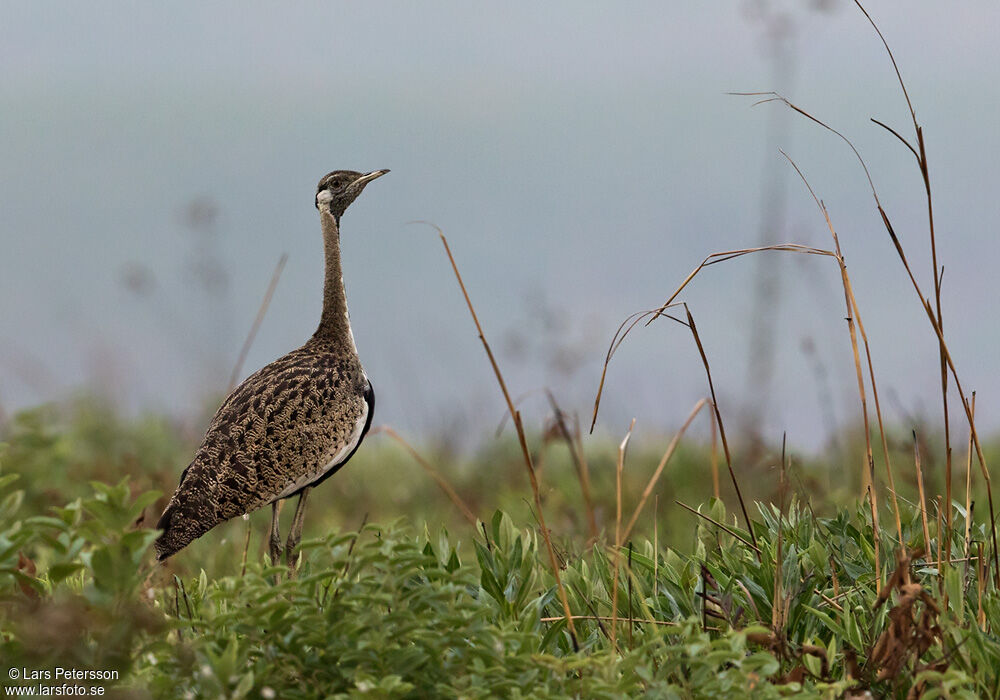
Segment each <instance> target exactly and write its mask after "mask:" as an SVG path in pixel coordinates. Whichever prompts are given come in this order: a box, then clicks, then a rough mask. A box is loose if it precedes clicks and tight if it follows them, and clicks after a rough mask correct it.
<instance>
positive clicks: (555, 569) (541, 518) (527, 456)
mask: <svg viewBox="0 0 1000 700" xmlns="http://www.w3.org/2000/svg"><path fill="white" fill-rule="evenodd" d="M422 223H427V222H422ZM430 225H431V226H433V228H434V229H436V230H437V232H438V236H440V237H441V243H442V244H443V245H444V250H445V252H446V253H447V254H448V261H449V262H450V263H451V269H452V270H453V271H454V273H455V279H457V280H458V286H459V287H460V288H461V290H462V296H463V297H465V303H466V305H467V306H468V307H469V313H470V314H471V315H472V321H473V323H475V324H476V332H477V333H478V334H479V340H480V341H481V342H482V344H483V349H484V350H485V351H486V356H487V357H488V358H489V360H490V366H491V367H492V368H493V374H494V375H496V379H497V383H498V384H499V385H500V391H501V392H502V393H503V397H504V400H505V401H506V402H507V410H508V411H510V416H511V419H512V420H513V421H514V430H515V431H516V432H517V440H518V442H519V443H520V445H521V454H522V456H523V457H524V466H525V467H526V468H527V470H528V480H529V481H530V483H531V493H532V496H534V499H535V510H536V511H537V512H538V526H539V528H540V529H541V531H542V539H543V540H544V542H545V549H546V551H547V552H548V556H549V564H550V565H551V567H552V576H553V577H554V578H555V581H556V589H557V590H558V592H559V600H560V601H561V602H562V607H563V611H564V612H565V614H566V628H567V629H568V630H569V635H570V639H571V640H572V642H573V650H574V651H579V650H580V644H579V642H578V641H577V636H576V628H575V627H574V625H573V615H572V613H571V612H570V609H569V598H567V596H566V588H565V587H564V586H563V584H562V578H561V577H560V575H559V561H558V560H557V559H556V553H555V549H554V548H553V546H552V537H551V536H550V535H549V530H548V528H547V527H546V525H545V514H544V513H543V511H542V497H541V492H540V490H539V487H538V477H537V476H536V475H535V467H534V464H533V462H532V459H531V452H530V451H529V450H528V440H527V438H526V437H525V434H524V424H523V423H522V422H521V412H520V411H518V410H516V409H515V408H514V403H513V401H511V398H510V392H509V391H507V384H506V382H504V379H503V374H502V373H501V372H500V366H499V365H498V364H497V361H496V358H495V357H494V356H493V350H492V349H491V348H490V344H489V342H487V340H486V336H485V334H484V333H483V327H482V326H481V325H480V324H479V317H478V316H477V315H476V309H475V307H474V306H473V305H472V300H471V299H470V298H469V292H468V291H466V289H465V283H464V282H463V281H462V274H461V273H460V272H459V271H458V265H457V264H456V263H455V257H454V256H453V255H452V254H451V247H450V246H449V245H448V239H447V238H445V235H444V232H443V231H442V230H441V229H440V228H438V227H437V226H434V225H433V224H430Z"/></svg>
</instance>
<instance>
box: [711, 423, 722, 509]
mask: <svg viewBox="0 0 1000 700" xmlns="http://www.w3.org/2000/svg"><path fill="white" fill-rule="evenodd" d="M709 420H710V421H711V424H712V428H711V430H712V444H711V447H710V448H709V453H708V463H709V466H710V467H711V469H712V497H713V498H715V500H719V498H720V496H719V449H718V442H719V426H718V425H717V424H716V422H715V413H714V412H713V413H712V415H711V418H709Z"/></svg>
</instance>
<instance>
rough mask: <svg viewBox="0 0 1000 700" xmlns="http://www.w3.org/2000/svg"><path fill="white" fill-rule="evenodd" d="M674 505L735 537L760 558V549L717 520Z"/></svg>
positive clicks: (684, 504) (684, 506)
mask: <svg viewBox="0 0 1000 700" xmlns="http://www.w3.org/2000/svg"><path fill="white" fill-rule="evenodd" d="M674 503H676V504H677V505H679V506H680V507H681V508H683V509H684V510H688V511H691V512H692V513H694V514H695V515H697V516H698V517H699V518H704V519H705V520H707V521H708V522H710V523H712V524H713V525H715V526H716V527H717V528H719V529H720V530H723V531H724V532H726V533H728V534H730V535H732V536H733V537H735V538H736V539H738V540H739V541H740V542H742V543H743V544H745V545H746V546H747V547H750V548H751V549H752V550H754V551H755V552H757V556H758V557H759V556H760V554H761V552H760V547H758V546H757V545H756V544H754V543H753V542H751V541H750V540H748V539H747V538H746V537H743V536H742V535H740V533H738V532H736V530H733V529H732V528H730V527H726V526H725V525H723V524H722V523H720V522H719V521H718V520H715V519H713V518H710V517H709V516H707V515H705V514H704V513H702V512H700V511H697V510H695V509H694V508H692V507H691V506H689V505H687V504H686V503H681V502H680V501H674Z"/></svg>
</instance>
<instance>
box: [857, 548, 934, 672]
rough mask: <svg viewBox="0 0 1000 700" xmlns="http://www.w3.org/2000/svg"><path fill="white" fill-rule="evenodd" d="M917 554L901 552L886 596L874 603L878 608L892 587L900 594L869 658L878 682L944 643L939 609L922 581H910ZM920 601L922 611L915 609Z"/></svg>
mask: <svg viewBox="0 0 1000 700" xmlns="http://www.w3.org/2000/svg"><path fill="white" fill-rule="evenodd" d="M918 556H920V553H917V552H914V553H912V554H911V555H909V556H907V555H904V554H900V555H899V557H898V560H897V566H896V571H895V572H894V573H893V575H892V576H891V577H890V579H889V584H888V585H886V587H885V589H884V591H883V593H884V595H880V596H879V598H878V600H877V601H876V603H875V610H878V609H879V608H880V607H881V606H882V605H883V604H884V603H885V602H886V601H887V600H888V599H889V595H890V593H891V592H892V591H893V590H895V591H897V592H898V594H899V598H898V600H897V602H896V605H895V606H893V608H892V609H891V610H890V611H889V624H888V625H887V626H886V628H885V629H884V630H883V631H882V634H881V635H879V638H878V640H877V641H876V642H875V646H874V647H873V648H872V651H871V654H870V657H869V661H870V662H871V663H872V664H873V665H874V667H875V668H876V669H878V674H877V676H876V680H878V681H883V680H887V679H889V678H893V677H895V676H896V675H897V674H899V673H900V671H902V669H903V667H904V666H905V665H906V663H907V661H909V659H910V658H912V659H913V661H914V664H915V665H916V664H917V662H918V661H919V659H920V657H921V656H923V654H924V653H925V652H926V651H927V650H928V649H930V648H931V647H932V646H934V645H939V644H941V643H942V631H941V628H940V626H938V624H937V618H938V615H939V614H940V612H941V611H940V608H939V607H938V605H937V603H936V602H935V601H934V599H933V598H932V597H931V596H930V594H929V593H927V591H925V590H924V589H923V587H922V586H921V585H920V584H919V583H912V582H911V581H910V576H909V568H910V562H911V561H912V560H913V559H915V558H917V557H918ZM918 602H919V603H922V610H919V611H918V609H917V608H916V603H918ZM944 668H947V665H946V666H945V667H944ZM944 668H941V669H939V670H944Z"/></svg>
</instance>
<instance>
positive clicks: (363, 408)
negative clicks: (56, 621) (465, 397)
mask: <svg viewBox="0 0 1000 700" xmlns="http://www.w3.org/2000/svg"><path fill="white" fill-rule="evenodd" d="M386 172H388V171H385V170H379V171H375V172H373V173H368V174H367V175H362V174H361V173H357V172H353V171H344V170H341V171H335V172H332V173H330V174H328V175H326V176H325V177H324V178H323V179H322V180H320V183H319V187H318V188H317V192H316V207H317V209H319V212H320V223H321V225H322V229H323V241H324V247H325V253H326V279H325V283H324V289H323V315H322V317H321V319H320V325H319V328H318V329H317V330H316V333H315V334H314V335H313V337H312V338H310V339H309V341H308V342H306V344H305V345H303V346H302V347H300V348H298V349H297V350H293V351H292V352H290V353H288V354H287V355H285V356H284V357H281V358H279V359H278V360H275V361H274V362H272V363H271V364H269V365H267V366H266V367H264V368H263V369H261V370H259V371H257V372H255V373H254V374H252V375H251V376H250V377H248V378H247V379H246V380H245V381H244V382H243V383H242V384H240V386H238V387H237V388H236V389H235V390H234V391H233V393H232V394H230V395H229V397H228V398H227V399H226V400H225V402H224V403H223V404H222V406H221V408H219V410H218V412H217V413H216V414H215V417H214V418H213V419H212V423H211V425H210V426H209V428H208V432H207V433H206V435H205V440H204V442H203V443H202V445H201V447H200V448H199V449H198V452H197V453H196V454H195V457H194V460H193V461H192V462H191V464H190V465H189V466H188V467H187V469H185V470H184V472H183V473H182V474H181V479H180V485H179V486H178V487H177V490H176V491H175V492H174V495H173V496H172V497H171V499H170V502H169V503H168V504H167V507H166V509H165V510H164V511H163V515H162V516H161V518H160V521H159V523H158V524H157V527H158V528H159V529H161V530H163V534H162V535H160V537H159V539H157V540H156V544H155V548H156V554H157V558H159V559H161V560H162V559H165V558H167V557H169V556H170V555H172V554H174V553H175V552H177V551H178V550H179V549H181V548H183V547H185V546H186V545H187V544H189V543H190V542H191V541H192V540H194V539H196V538H197V537H200V536H201V535H203V534H204V533H206V532H207V531H208V530H210V529H211V528H213V527H215V526H216V525H218V524H219V523H222V522H224V521H226V520H229V519H230V518H234V517H236V516H237V515H243V514H244V513H249V512H251V511H254V510H257V509H258V508H260V507H262V506H265V505H267V504H274V514H273V520H272V536H271V537H272V546H271V556H272V559H275V558H276V555H277V552H278V551H279V550H278V549H277V544H276V540H277V514H278V505H279V501H280V500H281V499H284V498H288V497H290V496H293V495H295V494H297V493H298V494H300V500H299V505H298V509H297V510H296V517H295V524H294V525H293V527H292V534H291V536H290V537H289V541H288V556H289V559H291V556H292V552H293V550H294V548H295V545H297V543H298V536H299V534H300V533H301V519H302V511H303V509H304V505H305V497H306V494H307V493H308V491H309V489H310V488H312V487H313V486H315V485H316V484H318V483H319V482H321V481H323V480H324V479H326V478H328V477H329V476H332V475H333V474H334V473H335V472H336V471H337V470H338V469H340V468H341V467H342V466H343V465H344V464H345V463H346V462H347V460H348V459H350V457H351V456H352V455H353V454H354V452H355V450H357V448H358V446H359V445H360V444H361V440H362V439H363V438H364V435H365V433H366V432H367V431H368V428H369V426H370V425H371V420H372V416H373V414H374V410H375V395H374V392H373V391H372V386H371V383H370V382H369V381H368V377H367V375H366V374H365V371H364V369H363V368H362V366H361V361H360V359H359V358H358V352H357V348H356V347H355V344H354V336H353V334H352V332H351V326H350V319H349V317H348V314H347V300H346V296H345V293H344V285H343V276H342V274H341V266H340V217H341V216H342V215H343V213H344V210H346V208H347V206H348V205H349V204H350V203H351V202H352V201H354V199H355V198H356V197H357V196H358V195H359V194H360V193H361V190H362V189H364V187H365V185H366V184H368V182H370V181H371V180H374V179H375V178H376V177H379V176H381V175H383V174H385V173H386ZM275 563H276V562H275Z"/></svg>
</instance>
